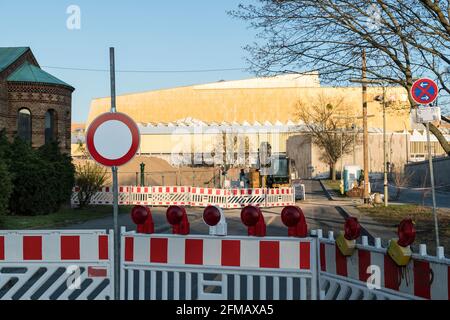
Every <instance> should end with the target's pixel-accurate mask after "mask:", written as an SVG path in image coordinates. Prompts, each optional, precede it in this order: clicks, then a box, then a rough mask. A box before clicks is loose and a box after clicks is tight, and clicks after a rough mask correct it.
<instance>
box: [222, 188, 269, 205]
mask: <svg viewBox="0 0 450 320" xmlns="http://www.w3.org/2000/svg"><path fill="white" fill-rule="evenodd" d="M266 192H267V189H231V190H229V191H228V199H227V208H242V207H246V206H255V207H265V206H266Z"/></svg>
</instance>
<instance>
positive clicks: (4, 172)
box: [0, 131, 13, 216]
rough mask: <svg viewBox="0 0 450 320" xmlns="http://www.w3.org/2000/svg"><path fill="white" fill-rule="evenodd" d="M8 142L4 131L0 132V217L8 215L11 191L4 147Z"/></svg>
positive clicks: (10, 178)
mask: <svg viewBox="0 0 450 320" xmlns="http://www.w3.org/2000/svg"><path fill="white" fill-rule="evenodd" d="M7 146H8V141H7V140H6V136H5V134H4V131H2V132H0V216H1V215H4V214H6V213H8V204H9V197H10V196H11V192H12V189H13V185H12V175H11V173H10V172H9V170H8V162H7V159H6V154H5V153H6V147H7Z"/></svg>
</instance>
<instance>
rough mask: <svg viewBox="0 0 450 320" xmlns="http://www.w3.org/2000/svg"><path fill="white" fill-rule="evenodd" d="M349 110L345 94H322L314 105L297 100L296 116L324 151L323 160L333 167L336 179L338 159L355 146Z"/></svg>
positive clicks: (333, 174) (331, 174) (331, 175)
mask: <svg viewBox="0 0 450 320" xmlns="http://www.w3.org/2000/svg"><path fill="white" fill-rule="evenodd" d="M350 110H351V109H350V108H349V106H348V105H347V104H346V103H345V100H344V98H342V97H341V98H329V97H326V96H324V95H320V96H318V97H317V99H316V100H315V101H314V102H313V103H312V104H307V103H304V102H302V101H299V102H298V103H297V108H296V117H297V118H298V119H299V120H301V121H302V122H303V125H304V126H305V127H306V128H307V130H308V132H309V134H310V135H311V138H312V142H313V143H314V144H315V145H317V146H318V147H319V149H320V150H321V151H322V155H321V160H322V161H324V162H326V163H328V165H329V166H330V178H331V179H332V180H333V181H334V180H336V163H337V161H338V160H339V159H340V158H341V157H342V156H344V155H345V154H348V153H350V152H351V151H352V149H353V148H352V147H353V142H354V132H353V130H352V129H351V125H352V121H351V117H349V114H350ZM343 115H345V117H343Z"/></svg>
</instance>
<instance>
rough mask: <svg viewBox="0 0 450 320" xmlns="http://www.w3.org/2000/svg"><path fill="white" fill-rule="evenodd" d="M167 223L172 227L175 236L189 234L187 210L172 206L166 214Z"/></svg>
mask: <svg viewBox="0 0 450 320" xmlns="http://www.w3.org/2000/svg"><path fill="white" fill-rule="evenodd" d="M166 218H167V222H169V224H170V225H171V226H172V233H173V234H180V235H187V234H189V231H190V227H189V220H188V217H187V213H186V209H185V208H184V207H180V206H170V207H169V208H167V212H166Z"/></svg>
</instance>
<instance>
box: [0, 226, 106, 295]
mask: <svg viewBox="0 0 450 320" xmlns="http://www.w3.org/2000/svg"><path fill="white" fill-rule="evenodd" d="M112 250H113V234H112V231H110V233H109V234H107V233H106V232H104V231H97V230H89V231H0V299H1V300H94V299H96V300H107V299H113V297H114V296H113V293H114V282H113V281H112V279H113V278H112V277H113V262H112V261H113V254H112Z"/></svg>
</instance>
